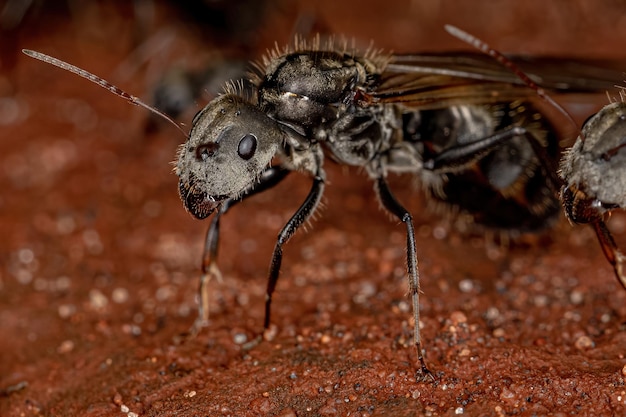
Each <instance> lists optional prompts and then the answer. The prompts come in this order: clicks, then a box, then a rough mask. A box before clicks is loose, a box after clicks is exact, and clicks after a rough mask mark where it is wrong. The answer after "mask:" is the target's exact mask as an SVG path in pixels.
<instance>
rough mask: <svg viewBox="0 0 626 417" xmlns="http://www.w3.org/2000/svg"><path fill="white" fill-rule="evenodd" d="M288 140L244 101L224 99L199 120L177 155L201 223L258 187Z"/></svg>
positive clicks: (182, 189) (186, 198) (188, 202)
mask: <svg viewBox="0 0 626 417" xmlns="http://www.w3.org/2000/svg"><path fill="white" fill-rule="evenodd" d="M283 140H284V134H283V132H282V130H281V129H280V128H279V126H278V124H277V123H276V122H275V121H274V120H272V119H270V118H269V117H268V116H267V115H266V114H265V113H263V112H262V111H260V110H259V109H258V108H256V107H255V106H254V105H253V104H251V103H249V102H248V101H246V100H245V99H243V98H241V97H239V96H237V95H233V94H226V95H222V96H220V97H218V98H216V99H215V100H213V101H212V102H210V103H209V104H208V105H207V106H206V107H205V108H204V109H202V110H201V111H200V112H198V114H197V115H196V116H195V117H194V119H193V122H192V128H191V133H190V134H189V138H188V139H187V142H186V143H185V144H183V145H182V146H181V147H180V149H179V151H178V162H177V163H176V174H177V175H178V177H179V183H178V185H179V187H178V188H179V193H180V197H181V199H182V201H183V204H184V205H185V208H186V209H187V210H188V211H189V212H190V213H191V214H193V215H194V216H195V217H196V218H198V219H203V218H205V217H207V216H208V215H209V214H211V213H212V212H213V211H214V210H215V209H216V208H217V207H218V206H219V205H220V204H221V203H222V202H223V201H224V200H227V199H237V198H238V197H240V196H241V195H242V193H244V192H245V191H246V190H248V189H250V188H252V187H254V185H255V184H256V182H257V181H258V178H259V175H260V174H261V173H262V172H263V170H264V169H265V168H266V167H267V166H269V164H270V162H271V160H272V158H273V157H274V155H275V154H276V153H277V152H278V150H279V148H280V146H281V145H282V143H283Z"/></svg>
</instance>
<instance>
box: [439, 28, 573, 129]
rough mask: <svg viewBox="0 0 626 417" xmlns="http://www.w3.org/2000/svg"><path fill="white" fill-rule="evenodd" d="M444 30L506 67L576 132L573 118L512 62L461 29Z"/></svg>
mask: <svg viewBox="0 0 626 417" xmlns="http://www.w3.org/2000/svg"><path fill="white" fill-rule="evenodd" d="M444 28H445V29H446V31H447V32H448V33H449V34H450V35H452V36H454V37H455V38H457V39H460V40H462V41H463V42H465V43H467V44H469V45H471V46H473V47H474V48H476V49H478V50H479V51H481V52H482V53H484V54H486V55H489V56H490V57H492V58H493V59H495V60H496V61H498V62H499V63H500V64H502V65H503V66H504V67H506V68H507V69H508V70H509V71H511V72H512V73H513V74H515V75H517V77H518V78H519V79H520V80H522V81H523V82H524V84H526V85H527V86H528V87H530V88H532V89H533V90H535V91H536V92H537V95H538V96H539V97H541V98H542V99H543V100H545V101H546V102H547V103H549V104H550V105H551V106H552V107H554V108H555V109H557V110H558V111H559V112H560V113H561V114H562V115H563V116H565V118H566V119H567V120H569V121H570V122H571V123H572V125H574V126H575V127H576V130H578V124H577V123H576V122H575V121H574V118H573V117H572V115H571V114H569V112H568V111H567V110H565V109H564V108H563V107H562V106H561V105H560V104H559V103H557V102H556V101H554V99H553V98H552V97H550V96H549V95H548V93H546V92H545V90H544V89H543V88H541V87H540V86H539V85H537V83H536V82H534V81H533V80H531V79H530V77H529V76H528V75H526V73H525V72H524V71H522V70H521V68H519V67H518V66H517V65H515V63H513V61H511V60H510V59H509V58H507V57H505V56H504V55H502V54H501V53H500V52H498V51H496V50H495V49H493V48H492V47H491V46H489V45H488V44H487V43H486V42H483V41H481V40H480V39H478V38H477V37H475V36H474V35H470V34H469V33H467V32H465V31H464V30H462V29H459V28H458V27H456V26H453V25H449V24H448V25H444Z"/></svg>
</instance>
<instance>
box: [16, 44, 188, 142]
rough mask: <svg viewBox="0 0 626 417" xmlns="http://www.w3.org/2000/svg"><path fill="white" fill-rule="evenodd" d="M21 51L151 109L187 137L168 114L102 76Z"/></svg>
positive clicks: (40, 54) (43, 56) (36, 53)
mask: <svg viewBox="0 0 626 417" xmlns="http://www.w3.org/2000/svg"><path fill="white" fill-rule="evenodd" d="M22 52H23V53H24V54H26V55H28V56H29V57H31V58H35V59H38V60H40V61H43V62H45V63H46V64H50V65H54V66H55V67H59V68H61V69H63V70H66V71H69V72H71V73H74V74H76V75H78V76H81V77H83V78H85V79H87V80H89V81H91V82H92V83H95V84H98V85H99V86H100V87H102V88H105V89H107V90H109V91H110V92H111V93H113V94H115V95H117V96H120V97H122V98H123V99H125V100H126V101H128V102H130V103H131V104H134V105H136V106H139V107H143V108H144V109H146V110H149V111H151V112H152V113H154V114H156V115H158V116H160V117H162V118H163V119H165V120H167V121H168V122H170V123H171V124H173V125H174V126H176V128H177V129H178V130H179V131H180V132H181V133H182V134H183V135H184V136H185V137H187V133H186V132H185V131H184V130H183V129H182V128H181V127H180V125H179V124H178V123H176V122H175V121H174V120H173V119H172V118H170V117H169V116H168V115H166V114H165V113H163V112H161V111H160V110H157V109H156V108H154V107H152V106H150V105H149V104H146V103H144V102H143V101H141V100H140V99H139V98H138V97H135V96H133V95H131V94H128V93H127V92H126V91H124V90H122V89H121V88H119V87H116V86H114V85H113V84H111V83H110V82H108V81H107V80H105V79H103V78H100V77H98V76H97V75H94V74H92V73H90V72H89V71H85V70H84V69H82V68H78V67H76V66H74V65H72V64H68V63H67V62H65V61H61V60H60V59H57V58H54V57H51V56H49V55H46V54H43V53H41V52H37V51H32V50H30V49H22Z"/></svg>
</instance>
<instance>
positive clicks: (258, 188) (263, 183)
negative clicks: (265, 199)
mask: <svg viewBox="0 0 626 417" xmlns="http://www.w3.org/2000/svg"><path fill="white" fill-rule="evenodd" d="M289 172H290V171H289V170H288V169H286V168H283V167H270V168H268V169H266V170H265V171H263V173H262V174H261V177H260V179H259V183H258V184H255V186H254V187H251V188H249V189H247V190H246V191H244V193H243V194H242V196H241V197H240V198H238V199H230V200H226V201H225V202H224V203H222V205H221V206H220V208H219V209H218V211H217V212H216V213H215V216H213V219H212V220H211V225H210V226H209V229H208V230H207V234H206V238H205V243H204V252H203V255H202V276H201V277H200V287H199V289H198V294H199V296H200V305H199V306H198V318H197V319H196V321H195V322H194V324H193V325H192V327H191V329H190V330H189V337H190V338H193V337H195V336H196V335H197V334H198V333H199V332H200V330H201V329H202V328H203V327H206V326H207V325H208V322H209V282H210V281H211V280H212V279H213V278H215V279H217V280H218V281H219V282H222V273H221V272H220V270H219V267H218V266H217V250H218V244H219V235H220V219H221V217H222V216H223V215H224V214H225V213H226V212H227V211H228V210H229V209H230V208H231V207H232V206H234V205H235V204H237V203H238V202H240V201H243V200H244V199H246V198H248V197H250V196H253V195H255V194H258V193H260V192H263V191H265V190H267V189H269V188H272V187H273V186H275V185H276V184H278V183H279V182H280V181H282V180H283V179H284V178H285V177H286V176H287V174H288V173H289Z"/></svg>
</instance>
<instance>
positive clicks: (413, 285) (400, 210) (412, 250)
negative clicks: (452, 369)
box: [376, 175, 434, 379]
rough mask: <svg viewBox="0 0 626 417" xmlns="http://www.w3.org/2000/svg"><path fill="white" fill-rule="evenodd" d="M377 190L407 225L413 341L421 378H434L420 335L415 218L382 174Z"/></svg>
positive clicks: (384, 201)
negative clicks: (396, 196)
mask: <svg viewBox="0 0 626 417" xmlns="http://www.w3.org/2000/svg"><path fill="white" fill-rule="evenodd" d="M376 192H377V194H378V198H379V199H380V201H381V203H382V205H383V206H384V207H385V209H386V210H387V211H389V212H390V213H391V214H393V215H394V216H395V217H397V218H398V219H399V220H400V221H402V222H403V223H404V224H405V226H406V263H407V269H408V279H409V294H410V296H411V300H412V303H413V319H414V321H415V324H414V331H413V342H414V344H415V349H416V351H417V359H418V361H419V366H420V369H419V372H421V375H420V377H421V378H420V379H424V378H425V377H426V376H429V377H430V378H431V379H434V377H433V375H432V373H431V372H430V371H429V370H428V368H427V367H426V362H425V360H424V353H423V351H422V339H421V336H420V328H419V325H420V324H419V323H420V310H419V308H420V303H419V293H420V282H419V280H420V279H419V269H418V266H417V252H416V250H417V249H416V245H415V228H414V227H413V218H412V217H411V214H410V213H409V212H408V211H407V210H406V209H405V208H404V207H402V205H401V204H400V203H399V202H398V200H396V198H395V197H394V196H393V194H392V193H391V190H390V189H389V186H388V185H387V181H385V178H384V177H383V176H382V175H381V176H379V177H378V178H377V180H376Z"/></svg>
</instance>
